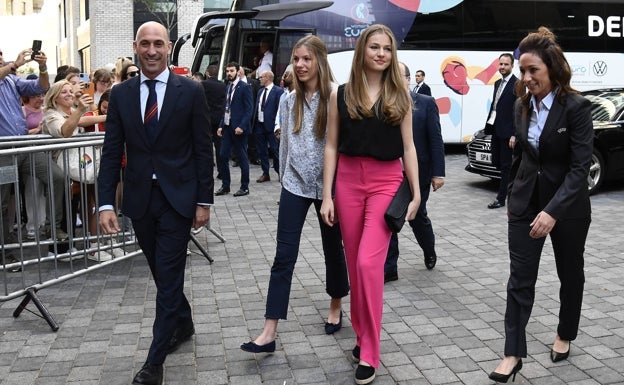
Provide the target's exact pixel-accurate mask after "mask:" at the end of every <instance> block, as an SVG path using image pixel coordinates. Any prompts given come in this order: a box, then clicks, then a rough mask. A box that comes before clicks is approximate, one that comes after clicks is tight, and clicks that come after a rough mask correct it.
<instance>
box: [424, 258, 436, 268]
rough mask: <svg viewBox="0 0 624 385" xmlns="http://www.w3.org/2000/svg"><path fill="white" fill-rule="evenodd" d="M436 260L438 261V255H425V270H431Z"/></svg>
mask: <svg viewBox="0 0 624 385" xmlns="http://www.w3.org/2000/svg"><path fill="white" fill-rule="evenodd" d="M436 262H438V256H437V255H435V254H433V255H425V266H426V267H427V270H431V269H433V268H434V267H435V265H436Z"/></svg>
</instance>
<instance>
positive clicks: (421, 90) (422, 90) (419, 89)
mask: <svg viewBox="0 0 624 385" xmlns="http://www.w3.org/2000/svg"><path fill="white" fill-rule="evenodd" d="M414 77H415V78H416V85H415V86H414V90H413V91H414V93H415V94H421V95H427V96H431V87H429V85H428V84H427V83H425V71H423V70H418V71H416V75H414Z"/></svg>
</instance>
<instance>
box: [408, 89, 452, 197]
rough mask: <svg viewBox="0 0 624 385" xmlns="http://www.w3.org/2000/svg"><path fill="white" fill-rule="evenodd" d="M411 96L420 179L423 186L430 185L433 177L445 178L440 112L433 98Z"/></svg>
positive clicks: (413, 94)
mask: <svg viewBox="0 0 624 385" xmlns="http://www.w3.org/2000/svg"><path fill="white" fill-rule="evenodd" d="M410 94H411V96H412V100H413V102H414V109H413V110H412V131H413V135H414V145H415V146H416V155H417V158H418V179H419V182H420V184H421V185H429V184H430V183H431V178H432V177H434V176H445V174H444V141H443V140H442V128H441V127H440V112H439V110H438V106H437V105H436V102H435V99H434V98H432V97H431V96H427V95H422V94H417V93H414V92H410Z"/></svg>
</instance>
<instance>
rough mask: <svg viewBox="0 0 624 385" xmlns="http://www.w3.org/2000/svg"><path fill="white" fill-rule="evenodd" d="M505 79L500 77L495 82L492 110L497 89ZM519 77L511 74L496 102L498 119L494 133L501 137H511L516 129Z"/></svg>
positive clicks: (495, 122)
mask: <svg viewBox="0 0 624 385" xmlns="http://www.w3.org/2000/svg"><path fill="white" fill-rule="evenodd" d="M502 81H503V79H498V80H497V81H496V82H495V83H494V93H493V94H492V104H490V111H492V108H493V107H494V99H495V98H496V91H497V90H498V87H499V86H500V84H501V82H502ZM517 81H518V78H517V77H516V75H511V77H510V78H509V82H508V84H507V85H506V86H505V89H504V90H503V93H502V94H501V96H500V99H499V100H498V103H496V120H495V121H494V133H496V136H498V137H499V138H506V139H508V138H510V137H511V136H513V134H514V132H515V129H514V124H513V111H514V102H515V101H516V91H515V88H516V82H517ZM488 118H489V114H488Z"/></svg>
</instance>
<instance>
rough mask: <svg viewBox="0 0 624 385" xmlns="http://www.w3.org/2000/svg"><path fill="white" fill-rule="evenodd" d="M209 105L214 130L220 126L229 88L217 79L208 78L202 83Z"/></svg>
mask: <svg viewBox="0 0 624 385" xmlns="http://www.w3.org/2000/svg"><path fill="white" fill-rule="evenodd" d="M201 83H202V86H203V87H204V93H205V95H206V102H207V103H208V114H209V116H210V125H211V126H212V128H213V129H214V130H216V129H217V128H218V126H219V122H220V121H221V118H223V111H224V110H225V90H226V89H227V86H226V85H225V83H223V82H220V81H219V80H217V79H215V78H208V79H207V80H204V81H202V82H201Z"/></svg>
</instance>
